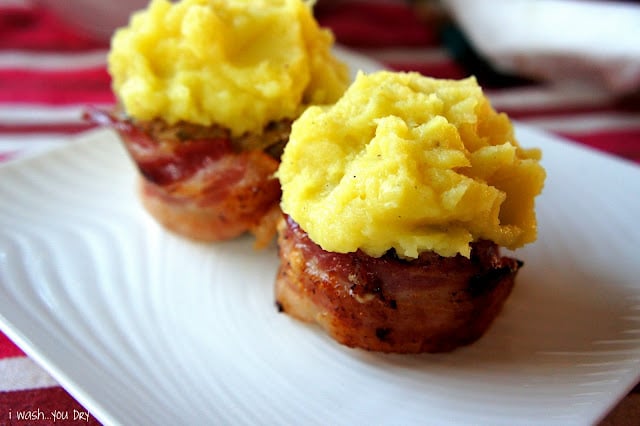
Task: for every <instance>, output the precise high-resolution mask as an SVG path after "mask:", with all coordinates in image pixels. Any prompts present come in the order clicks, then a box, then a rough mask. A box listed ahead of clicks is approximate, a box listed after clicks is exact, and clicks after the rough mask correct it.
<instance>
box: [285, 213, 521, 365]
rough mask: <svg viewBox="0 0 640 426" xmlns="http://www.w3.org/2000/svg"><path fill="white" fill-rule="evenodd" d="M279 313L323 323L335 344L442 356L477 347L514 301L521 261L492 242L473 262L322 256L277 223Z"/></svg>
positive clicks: (475, 252)
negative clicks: (507, 302)
mask: <svg viewBox="0 0 640 426" xmlns="http://www.w3.org/2000/svg"><path fill="white" fill-rule="evenodd" d="M278 231H279V236H278V246H279V255H280V260H281V266H280V269H279V272H278V277H277V279H276V301H277V305H278V307H279V309H280V310H281V311H284V312H285V313H287V314H289V315H291V316H293V317H295V318H297V319H300V320H302V321H306V322H315V323H318V324H319V325H320V326H321V327H322V328H323V329H324V330H325V331H326V332H327V333H328V334H329V335H330V336H331V337H333V338H334V339H335V340H337V341H338V342H339V343H342V344H344V345H347V346H351V347H358V348H363V349H367V350H372V351H381V352H398V353H419V352H443V351H450V350H453V349H455V348H457V347H459V346H461V345H466V344H469V343H472V342H474V341H475V340H477V339H478V338H479V337H480V336H482V335H483V334H484V332H485V331H486V330H487V329H488V328H489V326H490V325H491V323H492V322H493V320H494V319H495V317H496V316H497V315H498V313H499V312H500V310H501V308H502V306H503V304H504V302H505V300H506V299H507V297H508V296H509V294H510V292H511V290H512V288H513V285H514V278H515V276H516V273H517V271H518V269H519V268H520V267H521V266H522V262H520V261H518V260H516V259H511V258H507V257H500V253H499V248H498V246H496V245H495V244H494V243H492V242H489V241H480V242H477V243H474V245H473V248H472V256H471V259H467V258H465V257H462V256H456V257H448V258H445V257H441V256H439V255H437V254H435V253H431V252H426V253H422V254H421V255H420V257H419V258H418V259H415V260H404V259H400V258H398V257H397V256H396V255H395V254H394V253H393V252H388V253H387V254H385V255H384V256H382V257H380V258H373V257H370V256H368V255H366V254H365V253H363V252H360V251H358V252H355V253H331V252H327V251H324V250H322V248H321V247H319V246H318V245H317V244H315V243H314V242H313V241H311V240H310V239H309V237H308V235H307V234H306V233H305V232H304V230H302V229H301V228H300V226H298V224H297V223H295V221H293V220H292V219H291V218H290V217H287V218H286V220H281V222H280V223H279V224H278Z"/></svg>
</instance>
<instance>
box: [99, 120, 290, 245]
mask: <svg viewBox="0 0 640 426" xmlns="http://www.w3.org/2000/svg"><path fill="white" fill-rule="evenodd" d="M86 115H87V118H88V119H90V120H92V121H94V122H98V123H100V124H103V125H109V126H111V127H113V128H114V129H115V130H116V131H117V132H118V134H119V135H120V137H121V139H122V141H123V142H124V145H125V146H126V148H127V151H128V152H129V154H130V156H131V158H132V160H133V161H134V162H135V163H136V165H137V167H138V169H139V171H140V177H141V179H140V196H141V199H142V203H143V205H144V207H145V208H146V210H147V211H148V212H149V213H150V214H151V215H152V216H153V217H154V218H155V219H156V220H157V221H158V222H159V223H161V224H162V225H163V226H164V227H166V228H167V229H169V230H171V231H173V232H176V233H178V234H180V235H183V236H185V237H188V238H191V239H195V240H201V241H221V240H227V239H231V238H235V237H237V236H239V235H241V234H243V233H244V232H247V231H249V232H252V233H253V234H254V235H255V236H256V237H257V240H256V246H257V247H263V246H265V245H267V244H268V243H269V241H271V239H272V238H273V236H274V235H275V220H274V216H275V215H276V214H278V215H279V201H280V195H281V191H280V184H279V182H278V180H277V179H275V177H274V173H275V171H276V170H277V168H278V164H279V163H278V160H276V159H275V158H273V157H272V156H271V155H269V154H267V153H266V152H264V151H262V150H260V149H248V150H239V151H238V150H236V149H234V144H233V143H232V141H231V139H230V138H229V137H227V136H226V132H225V131H224V130H221V129H220V128H213V129H211V130H209V131H204V130H202V129H200V128H199V129H198V134H195V133H194V134H193V135H195V136H199V138H190V136H192V135H191V134H184V133H180V130H181V129H178V130H177V131H169V130H167V129H166V127H162V128H158V126H156V123H145V124H143V125H138V124H136V123H134V122H133V121H131V120H129V119H126V118H124V117H119V116H118V115H116V114H114V113H106V112H103V111H98V110H91V111H88V112H87V114H86ZM182 130H184V128H183V129H182ZM176 135H178V136H176Z"/></svg>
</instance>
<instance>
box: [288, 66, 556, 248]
mask: <svg viewBox="0 0 640 426" xmlns="http://www.w3.org/2000/svg"><path fill="white" fill-rule="evenodd" d="M539 159H540V151H539V150H537V149H523V148H522V147H521V146H520V145H519V144H518V142H517V141H516V139H515V137H514V132H513V128H512V125H511V123H510V121H509V119H508V117H507V116H506V115H504V114H499V113H497V112H496V111H495V110H494V109H493V108H492V107H491V105H490V103H489V101H488V100H487V98H486V97H485V96H484V95H483V92H482V89H481V88H480V87H479V86H478V84H477V83H476V80H475V79H474V78H468V79H465V80H460V81H454V80H438V79H433V78H428V77H424V76H422V75H420V74H417V73H394V72H387V71H381V72H377V73H373V74H368V75H367V74H363V73H359V74H358V76H357V78H356V80H355V82H354V83H353V84H352V86H351V87H350V88H349V89H348V90H347V91H346V92H345V94H344V96H343V97H342V98H341V99H340V100H338V102H337V103H336V104H335V105H332V106H322V107H319V106H315V107H310V108H309V109H308V110H307V111H305V113H304V114H303V115H302V116H301V117H300V118H299V119H298V120H297V121H296V122H295V123H294V125H293V129H292V133H291V137H290V141H289V143H288V145H287V146H286V148H285V152H284V154H283V157H282V164H281V165H280V168H279V170H278V177H279V179H280V181H281V184H282V190H283V198H282V209H283V210H284V212H285V213H287V214H289V215H291V217H292V218H293V219H294V220H295V221H296V222H298V223H299V224H300V226H301V227H302V229H304V230H305V231H306V232H307V233H308V234H309V236H310V238H311V239H312V240H313V241H314V242H316V243H317V244H318V245H320V246H321V247H322V248H323V249H325V250H328V251H332V252H340V253H347V252H353V251H356V250H358V249H361V250H363V251H364V252H365V253H367V254H368V255H370V256H374V257H379V256H381V255H382V254H384V253H385V252H386V251H388V250H389V249H392V248H393V249H395V250H396V252H397V253H398V255H399V256H401V257H405V258H416V257H418V255H419V253H420V252H422V251H425V250H430V251H435V252H436V253H438V254H440V255H441V256H445V257H448V256H454V255H456V254H458V253H459V254H461V255H463V256H466V257H469V256H470V246H469V244H470V243H471V242H473V241H476V240H479V239H487V240H492V241H494V242H495V243H496V244H498V245H500V246H505V247H507V248H509V249H515V248H518V247H521V246H522V245H524V244H526V243H529V242H532V241H534V240H535V239H536V227H537V226H536V215H535V211H534V198H535V196H536V195H538V194H539V193H540V192H541V190H542V187H543V184H544V180H545V171H544V169H543V168H542V166H541V165H540V164H539V162H538V160H539Z"/></svg>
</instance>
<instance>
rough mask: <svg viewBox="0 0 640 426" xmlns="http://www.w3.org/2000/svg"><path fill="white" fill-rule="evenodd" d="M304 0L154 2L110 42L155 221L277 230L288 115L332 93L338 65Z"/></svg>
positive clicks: (126, 137) (264, 238)
mask: <svg viewBox="0 0 640 426" xmlns="http://www.w3.org/2000/svg"><path fill="white" fill-rule="evenodd" d="M311 7H312V6H311V3H310V2H304V1H302V0H259V1H251V2H249V1H245V0H224V1H222V0H182V1H178V2H171V1H168V0H152V1H151V3H150V4H149V6H148V7H147V9H145V10H142V11H140V12H138V13H136V14H134V15H133V16H132V18H131V20H130V23H129V25H128V27H125V28H122V29H119V30H118V31H117V32H116V33H115V34H114V37H113V39H112V43H111V50H110V53H109V56H108V65H109V72H110V74H111V76H112V80H113V90H114V92H115V94H116V96H117V99H118V103H119V106H118V108H117V110H116V111H112V112H109V113H108V114H106V113H101V112H97V111H93V112H92V118H93V119H94V120H97V121H102V122H107V123H108V124H110V125H113V126H114V127H115V129H116V130H117V131H118V132H119V134H120V136H121V138H122V139H123V141H124V144H125V145H126V147H127V149H128V152H129V154H130V155H131V157H132V159H133V161H135V163H136V165H137V166H138V169H139V171H140V176H141V179H140V181H141V191H140V194H141V198H142V202H143V204H144V206H145V207H146V210H147V211H148V212H149V213H150V214H151V215H152V216H153V217H154V218H155V219H157V221H158V222H159V223H161V224H162V225H164V226H165V227H166V228H168V229H170V230H172V231H175V232H176V233H178V234H181V235H183V236H185V237H189V238H192V239H196V240H203V241H219V240H226V239H230V238H234V237H236V236H238V235H240V234H243V233H245V232H247V231H249V232H251V233H253V234H255V235H256V237H257V238H256V245H257V246H264V245H265V244H266V243H268V242H269V241H270V240H271V239H272V237H273V236H274V235H275V222H276V218H277V217H279V215H280V211H279V207H278V203H279V201H280V185H279V183H278V181H277V179H276V178H275V177H274V172H275V171H276V169H277V167H278V164H279V159H280V155H281V153H282V148H283V146H284V145H285V144H286V142H287V140H288V137H289V132H290V128H291V122H292V120H294V119H295V118H297V117H298V116H299V114H300V113H301V112H302V111H303V110H304V109H305V108H306V107H307V106H309V105H313V104H325V103H331V102H334V101H335V100H336V99H337V98H338V97H339V96H340V95H341V94H342V93H343V92H344V90H345V89H346V87H347V84H348V71H347V68H346V66H345V65H344V64H343V63H341V62H340V61H339V60H337V59H336V58H335V57H334V56H333V55H332V53H331V48H332V45H333V36H332V34H331V33H330V32H329V31H328V30H325V29H322V28H320V27H319V26H318V24H317V22H316V21H315V19H314V17H313V14H312V9H311Z"/></svg>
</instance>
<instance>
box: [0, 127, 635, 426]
mask: <svg viewBox="0 0 640 426" xmlns="http://www.w3.org/2000/svg"><path fill="white" fill-rule="evenodd" d="M516 132H517V133H516V134H517V136H518V139H519V140H520V142H521V144H522V145H523V146H525V147H540V148H542V150H543V153H544V154H543V155H544V158H543V165H544V166H545V168H546V169H547V172H548V178H547V184H546V188H545V190H544V192H543V194H542V196H540V198H539V199H538V203H537V210H538V219H539V231H540V236H539V240H538V241H537V242H536V243H534V244H532V245H530V246H528V247H527V248H525V249H522V250H520V251H518V252H517V253H516V256H517V257H518V258H520V259H522V260H524V262H525V266H524V268H523V269H522V270H521V272H520V274H519V276H518V279H517V282H516V287H515V289H514V291H513V293H512V295H511V297H510V299H509V300H508V301H507V303H506V306H505V309H504V310H503V312H502V314H501V315H500V316H499V317H498V319H497V320H496V322H495V323H494V325H493V326H492V327H491V329H490V330H489V331H488V333H487V334H486V335H485V336H484V337H482V338H481V339H480V340H479V341H478V342H476V343H474V344H473V345H470V346H468V347H465V348H461V349H459V350H456V351H454V352H452V353H446V354H436V355H433V354H431V355H429V354H425V355H415V356H414V355H410V356H405V355H382V354H376V353H368V352H365V351H361V350H354V349H348V348H346V347H343V346H340V345H338V344H336V343H335V342H333V341H332V340H331V339H329V338H327V337H326V336H325V335H324V334H323V333H321V332H320V331H319V329H317V328H315V327H312V326H308V325H304V324H301V323H299V322H297V321H295V320H292V319H291V318H289V317H288V316H286V315H283V314H279V313H278V312H277V309H276V307H275V305H274V298H273V282H274V278H275V274H276V269H277V264H278V260H277V255H276V249H275V247H274V246H272V247H270V248H269V249H267V250H265V251H258V252H257V251H254V250H253V249H252V246H251V245H252V241H251V239H250V238H241V239H238V240H236V241H232V242H228V243H222V244H217V245H207V244H197V243H192V242H188V241H185V240H182V239H180V238H178V237H175V236H173V235H170V234H168V233H167V232H165V231H163V230H162V229H161V228H160V227H159V226H157V225H156V224H155V222H154V221H153V220H151V219H150V218H149V217H148V216H147V215H146V213H145V212H144V211H143V210H142V209H141V207H140V204H139V202H138V199H137V195H136V193H135V171H134V168H133V166H132V164H131V162H130V160H129V158H128V157H127V155H126V153H125V151H124V150H123V148H122V147H121V144H120V142H119V141H118V140H117V138H116V137H115V135H114V134H113V133H112V132H110V131H107V130H99V131H94V132H90V133H87V134H85V135H83V136H81V137H79V138H76V139H74V140H73V141H70V143H69V144H68V145H67V146H65V147H63V148H60V149H56V150H54V151H50V152H48V153H46V154H43V155H40V156H37V157H32V158H29V159H25V160H22V161H17V162H15V163H12V164H8V165H6V166H4V167H0V326H1V327H2V329H3V330H4V331H5V332H6V333H7V334H8V335H9V336H10V337H11V338H12V339H14V340H15V341H16V342H17V343H18V344H20V346H21V347H22V348H23V349H24V350H25V351H26V352H27V353H28V354H29V355H30V356H31V357H33V358H34V359H35V360H36V361H38V362H39V363H40V364H41V365H42V366H44V367H45V368H46V369H47V370H48V371H49V372H50V373H51V374H52V375H53V376H54V377H55V378H56V379H57V380H58V381H59V382H60V383H61V384H62V385H63V386H64V387H65V388H66V389H67V390H68V391H69V392H70V393H71V394H72V395H74V396H75V397H76V398H77V399H78V400H79V401H80V402H81V403H82V404H83V405H85V406H86V407H87V408H88V409H89V410H90V411H91V412H92V413H93V414H94V415H95V416H96V417H97V418H98V419H99V420H100V421H102V422H103V423H105V424H136V425H143V424H154V425H159V424H167V425H175V424H201V423H202V422H206V423H208V424H234V425H240V424H269V425H275V424H304V425H313V424H317V425H328V424H330V425H353V424H369V425H380V424H402V425H412V424H415V425H427V424H434V425H443V424H487V425H525V424H533V423H535V424H545V425H554V424H556V425H570V424H580V425H584V424H589V423H594V422H597V421H598V420H599V419H601V418H602V417H603V416H604V415H605V414H606V413H607V412H608V411H609V410H610V409H611V408H612V407H613V405H614V404H615V403H616V402H617V401H619V400H620V399H621V398H622V397H623V396H624V395H625V394H626V393H627V392H628V391H629V390H630V389H631V388H632V387H633V386H634V384H635V383H636V382H637V381H638V379H639V377H640V322H639V320H640V278H639V277H640V265H639V262H638V260H639V258H638V254H637V253H638V251H637V250H638V247H640V227H639V226H638V220H639V219H638V218H640V168H638V167H636V166H634V165H632V164H629V163H626V162H624V161H621V160H617V159H614V158H612V157H608V156H605V155H602V154H597V153H595V152H593V151H589V150H586V149H583V148H581V147H578V146H576V145H574V144H571V143H569V142H566V141H562V140H558V139H557V138H555V137H553V136H550V135H547V134H545V133H541V132H538V131H535V130H532V129H531V128H528V127H523V126H520V125H517V126H516Z"/></svg>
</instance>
